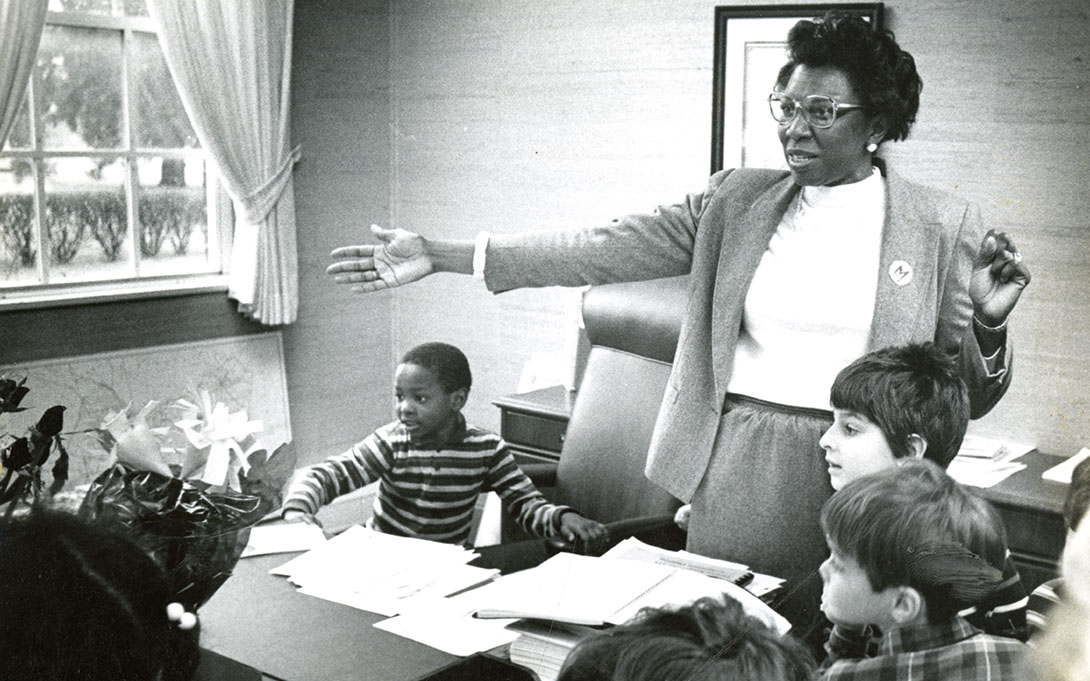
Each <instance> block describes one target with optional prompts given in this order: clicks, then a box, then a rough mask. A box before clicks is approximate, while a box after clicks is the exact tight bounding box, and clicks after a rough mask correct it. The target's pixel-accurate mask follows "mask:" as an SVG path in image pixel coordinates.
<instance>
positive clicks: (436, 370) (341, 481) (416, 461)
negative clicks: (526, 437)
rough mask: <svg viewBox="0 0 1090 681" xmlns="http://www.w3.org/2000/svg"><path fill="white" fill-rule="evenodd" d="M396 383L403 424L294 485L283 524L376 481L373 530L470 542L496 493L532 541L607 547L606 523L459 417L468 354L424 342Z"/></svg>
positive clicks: (318, 467) (468, 377)
mask: <svg viewBox="0 0 1090 681" xmlns="http://www.w3.org/2000/svg"><path fill="white" fill-rule="evenodd" d="M394 383H395V396H396V409H395V415H396V417H397V420H395V421H394V422H392V423H389V424H387V425H385V426H382V427H380V428H379V429H378V430H376V431H375V432H373V433H372V434H370V435H368V436H367V437H366V438H364V440H362V441H361V442H359V443H357V444H355V445H353V446H352V448H351V449H349V450H348V451H346V452H344V453H343V454H339V455H337V456H333V457H331V458H329V459H327V460H326V461H325V462H323V463H320V464H317V465H315V466H312V467H310V468H309V469H308V470H307V471H306V472H305V473H304V474H303V475H302V476H300V477H299V478H298V479H297V480H296V481H295V482H293V483H292V485H291V487H290V489H289V490H288V495H287V499H286V500H285V502H284V509H283V512H282V515H283V517H284V519H285V520H288V521H296V520H302V521H306V522H313V523H316V522H317V521H316V520H315V518H314V516H315V514H316V513H317V512H318V509H319V508H320V507H321V506H323V505H325V504H328V503H329V502H330V501H332V500H333V499H334V498H336V497H338V496H341V495H343V494H347V493H349V492H351V491H353V490H356V489H359V488H361V487H363V486H364V485H367V484H370V483H371V482H374V481H376V480H378V481H379V488H378V494H377V495H376V496H375V501H374V508H373V511H374V512H373V515H372V517H371V518H370V519H369V520H368V521H367V525H368V526H369V527H371V528H372V529H374V530H377V531H379V532H386V533H389V534H396V535H400V536H405V537H415V538H418V539H430V540H433V541H440V542H447V543H455V544H459V543H466V542H467V541H468V540H469V538H470V537H469V534H470V530H471V524H472V521H473V512H474V509H475V507H476V502H477V497H478V495H479V494H481V493H482V492H489V491H493V492H496V493H497V494H499V496H500V499H501V500H502V502H503V505H504V507H505V508H506V509H507V511H508V513H510V514H511V516H512V517H514V518H515V520H516V521H517V522H518V524H519V525H520V526H522V528H523V529H525V530H526V531H528V532H530V533H532V534H534V535H537V536H540V537H563V538H564V539H566V540H568V541H573V542H574V541H581V542H583V543H584V544H585V545H586V546H588V547H590V548H591V549H592V550H593V549H594V548H595V547H597V546H600V545H601V544H603V543H604V541H605V539H606V528H605V526H604V525H602V524H601V523H598V522H595V521H593V520H589V519H587V518H584V517H583V516H581V515H579V514H578V513H576V512H575V511H574V510H573V509H572V508H570V507H567V506H558V505H556V504H551V503H549V502H548V501H546V500H545V497H544V496H542V494H541V492H539V491H538V490H537V488H536V487H534V484H533V483H532V482H531V481H530V479H529V478H527V477H526V475H525V473H523V472H522V470H521V469H519V467H518V465H517V464H516V463H515V460H514V459H513V458H512V456H511V454H510V453H509V452H508V451H507V446H506V443H504V441H503V439H501V438H500V436H499V435H496V434H495V433H492V432H489V431H486V430H483V429H480V428H477V427H474V426H472V425H469V424H467V423H466V420H465V417H464V416H463V415H462V413H461V410H462V408H463V407H464V406H465V404H466V400H467V398H468V396H469V389H470V385H471V383H472V375H471V373H470V370H469V361H468V360H467V359H466V357H465V355H464V354H463V353H462V351H461V350H459V349H458V348H456V347H454V346H453V345H448V344H446V343H424V344H423V345H418V346H416V347H415V348H413V349H411V350H409V351H408V352H407V353H405V356H404V357H402V359H401V363H400V364H399V365H398V367H397V372H396V374H395V379H394Z"/></svg>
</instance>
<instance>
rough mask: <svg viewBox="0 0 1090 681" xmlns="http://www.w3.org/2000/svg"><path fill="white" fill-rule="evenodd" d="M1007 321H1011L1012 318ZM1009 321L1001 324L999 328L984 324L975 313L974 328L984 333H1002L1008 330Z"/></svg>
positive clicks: (1005, 320)
mask: <svg viewBox="0 0 1090 681" xmlns="http://www.w3.org/2000/svg"><path fill="white" fill-rule="evenodd" d="M1007 319H1010V317H1008V318H1007ZM1007 319H1004V320H1003V321H1002V322H1000V324H999V326H991V325H989V324H985V323H984V322H982V321H981V320H980V317H978V316H976V313H973V326H975V327H976V328H977V329H979V330H981V331H983V332H984V333H1002V332H1004V331H1006V330H1007Z"/></svg>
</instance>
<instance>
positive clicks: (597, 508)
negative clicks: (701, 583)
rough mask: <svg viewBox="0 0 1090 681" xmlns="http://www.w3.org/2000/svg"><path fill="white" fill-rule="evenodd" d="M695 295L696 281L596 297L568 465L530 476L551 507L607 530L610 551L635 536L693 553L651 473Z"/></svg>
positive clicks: (566, 451) (587, 299)
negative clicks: (652, 449) (650, 458)
mask: <svg viewBox="0 0 1090 681" xmlns="http://www.w3.org/2000/svg"><path fill="white" fill-rule="evenodd" d="M687 292H688V277H687V276H686V277H674V278H669V279H655V280H650V281H643V282H632V283H625V284H609V285H604V286H595V287H592V288H591V289H590V290H588V291H587V293H586V294H585V295H584V298H583V322H584V325H585V327H586V331H587V336H588V338H589V339H590V343H591V350H590V353H589V354H588V356H587V363H586V370H585V372H584V374H583V379H582V382H581V383H580V385H579V390H578V392H577V394H576V398H575V402H574V404H573V406H572V413H571V418H570V419H569V421H568V427H567V432H566V434H565V438H564V444H563V447H562V449H561V453H560V462H559V464H536V463H535V464H526V465H524V466H523V469H524V470H525V471H526V473H527V475H529V476H530V478H531V479H532V480H534V483H535V484H536V485H538V487H539V488H543V491H544V492H545V493H546V495H547V496H548V497H549V499H550V501H553V502H555V503H558V504H567V505H569V506H572V507H573V508H575V509H576V510H577V511H578V512H579V513H580V514H581V515H583V516H585V517H587V518H591V519H594V520H597V521H598V522H601V523H605V524H606V525H607V526H608V527H609V529H610V544H613V543H615V542H616V541H619V540H621V539H624V538H625V537H627V536H636V537H638V538H640V539H641V540H643V541H646V542H648V543H651V544H654V545H656V546H661V547H663V548H669V549H680V548H684V545H685V535H684V532H682V531H681V530H680V529H679V528H678V527H677V526H676V524H675V523H674V522H673V517H674V512H675V511H676V510H677V508H678V507H679V506H680V505H681V502H680V501H678V500H677V499H675V498H674V497H673V496H671V495H670V494H669V493H667V492H666V491H665V490H663V489H662V488H660V487H658V486H657V485H655V484H654V483H652V482H651V481H649V480H648V479H647V478H646V477H645V476H644V472H643V471H644V465H645V463H646V459H647V450H648V448H649V446H650V443H651V433H652V431H653V429H654V426H655V421H656V418H657V416H658V411H659V406H660V404H661V403H662V396H663V394H664V392H665V390H666V383H667V380H668V379H669V376H670V367H671V363H672V361H673V358H674V351H675V349H676V348H677V339H678V331H679V329H680V326H681V318H682V316H683V315H684V312H685V306H686V302H687V299H688V295H687ZM549 488H552V489H549ZM508 524H510V523H508ZM505 529H506V528H505ZM510 538H511V537H509V536H508V537H505V541H507V540H509V539H510ZM560 548H563V549H566V550H576V551H580V552H582V549H581V547H566V546H565V547H560Z"/></svg>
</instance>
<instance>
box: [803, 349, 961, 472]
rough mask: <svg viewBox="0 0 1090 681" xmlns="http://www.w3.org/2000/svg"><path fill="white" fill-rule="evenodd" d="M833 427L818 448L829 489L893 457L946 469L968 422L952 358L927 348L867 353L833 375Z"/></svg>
mask: <svg viewBox="0 0 1090 681" xmlns="http://www.w3.org/2000/svg"><path fill="white" fill-rule="evenodd" d="M829 401H830V403H831V405H832V408H833V425H832V426H830V428H829V429H828V430H827V431H826V432H825V434H824V435H822V436H821V440H820V444H821V447H822V448H823V449H824V450H825V459H826V461H828V462H829V478H830V481H831V482H832V485H833V489H840V488H841V487H843V486H844V485H845V484H846V483H848V482H850V481H851V480H854V479H855V478H858V477H859V476H861V475H866V474H868V473H873V472H875V471H878V470H882V469H884V468H888V467H889V466H892V465H893V463H894V462H895V461H896V460H897V459H902V458H907V457H923V458H926V459H930V460H932V461H934V462H935V463H937V464H938V465H939V466H941V467H943V468H945V467H946V466H947V465H949V463H950V461H951V460H952V459H953V458H954V456H955V455H956V454H957V453H958V448H959V447H961V441H962V439H963V438H964V437H965V428H966V426H968V424H969V391H968V388H967V387H966V386H965V382H964V381H963V380H962V379H961V376H960V375H959V374H958V370H957V367H956V366H955V365H954V363H953V361H952V360H951V359H950V357H948V356H947V355H945V354H944V353H943V352H942V351H940V350H939V349H938V348H937V347H935V346H934V345H933V344H932V343H914V344H910V345H900V346H895V347H888V348H882V349H881V350H875V351H873V352H869V353H867V354H865V355H863V356H862V357H860V358H859V359H857V360H855V361H854V362H852V363H851V364H849V365H848V366H846V367H844V369H842V370H841V371H840V373H839V374H837V377H836V379H835V380H834V381H833V387H832V389H831V390H830V400H829Z"/></svg>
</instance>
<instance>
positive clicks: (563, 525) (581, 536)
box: [560, 511, 609, 554]
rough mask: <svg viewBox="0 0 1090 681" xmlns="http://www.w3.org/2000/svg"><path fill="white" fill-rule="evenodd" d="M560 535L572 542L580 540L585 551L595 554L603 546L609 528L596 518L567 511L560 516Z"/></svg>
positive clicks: (607, 537)
mask: <svg viewBox="0 0 1090 681" xmlns="http://www.w3.org/2000/svg"><path fill="white" fill-rule="evenodd" d="M560 536H562V537H564V539H567V540H568V541H569V542H572V543H575V542H576V541H580V542H582V543H583V545H584V546H585V547H586V549H587V553H590V554H595V553H598V552H599V551H600V550H601V549H602V548H604V547H605V545H606V542H607V541H608V540H609V530H607V529H606V526H605V525H603V524H602V523H600V522H598V521H596V520H590V519H589V518H584V517H583V516H581V515H579V514H578V513H575V512H574V511H568V512H567V513H565V514H563V515H561V516H560Z"/></svg>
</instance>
